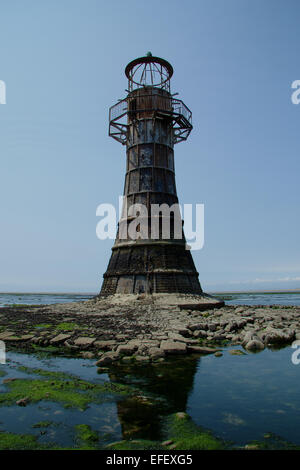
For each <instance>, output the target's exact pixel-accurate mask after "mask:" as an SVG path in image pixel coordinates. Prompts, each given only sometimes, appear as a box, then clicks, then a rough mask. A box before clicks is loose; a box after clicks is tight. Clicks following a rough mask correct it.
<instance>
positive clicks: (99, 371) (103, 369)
mask: <svg viewBox="0 0 300 470" xmlns="http://www.w3.org/2000/svg"><path fill="white" fill-rule="evenodd" d="M108 371H109V367H98V369H97V374H106V373H107V372H108Z"/></svg>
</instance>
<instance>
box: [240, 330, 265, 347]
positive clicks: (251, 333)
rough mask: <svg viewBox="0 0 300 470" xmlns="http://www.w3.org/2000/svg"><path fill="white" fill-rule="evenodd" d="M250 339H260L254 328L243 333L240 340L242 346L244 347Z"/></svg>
mask: <svg viewBox="0 0 300 470" xmlns="http://www.w3.org/2000/svg"><path fill="white" fill-rule="evenodd" d="M252 340H257V341H261V340H260V338H259V337H258V336H257V334H256V333H255V331H254V330H251V331H247V333H246V334H245V335H244V338H243V341H242V346H244V347H245V346H246V344H248V343H249V342H250V341H252Z"/></svg>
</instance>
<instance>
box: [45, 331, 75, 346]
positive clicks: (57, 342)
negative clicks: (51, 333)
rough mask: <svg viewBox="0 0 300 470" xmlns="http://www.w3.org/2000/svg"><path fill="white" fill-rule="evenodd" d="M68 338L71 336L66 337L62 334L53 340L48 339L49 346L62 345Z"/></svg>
mask: <svg viewBox="0 0 300 470" xmlns="http://www.w3.org/2000/svg"><path fill="white" fill-rule="evenodd" d="M69 338H71V335H66V334H64V333H60V334H59V335H57V336H55V337H54V338H52V339H50V344H59V343H63V342H64V341H66V340H67V339H69Z"/></svg>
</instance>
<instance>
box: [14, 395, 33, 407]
mask: <svg viewBox="0 0 300 470" xmlns="http://www.w3.org/2000/svg"><path fill="white" fill-rule="evenodd" d="M29 402H30V399H29V397H24V398H21V399H20V400H17V401H16V405H18V406H26V405H28V403H29Z"/></svg>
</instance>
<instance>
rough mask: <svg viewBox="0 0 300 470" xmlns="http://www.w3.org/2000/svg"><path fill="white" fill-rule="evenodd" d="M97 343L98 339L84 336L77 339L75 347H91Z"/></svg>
mask: <svg viewBox="0 0 300 470" xmlns="http://www.w3.org/2000/svg"><path fill="white" fill-rule="evenodd" d="M95 341H96V338H89V337H87V336H82V337H80V338H76V339H75V341H74V344H75V346H91V345H92V344H93V343H94V342H95Z"/></svg>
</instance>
